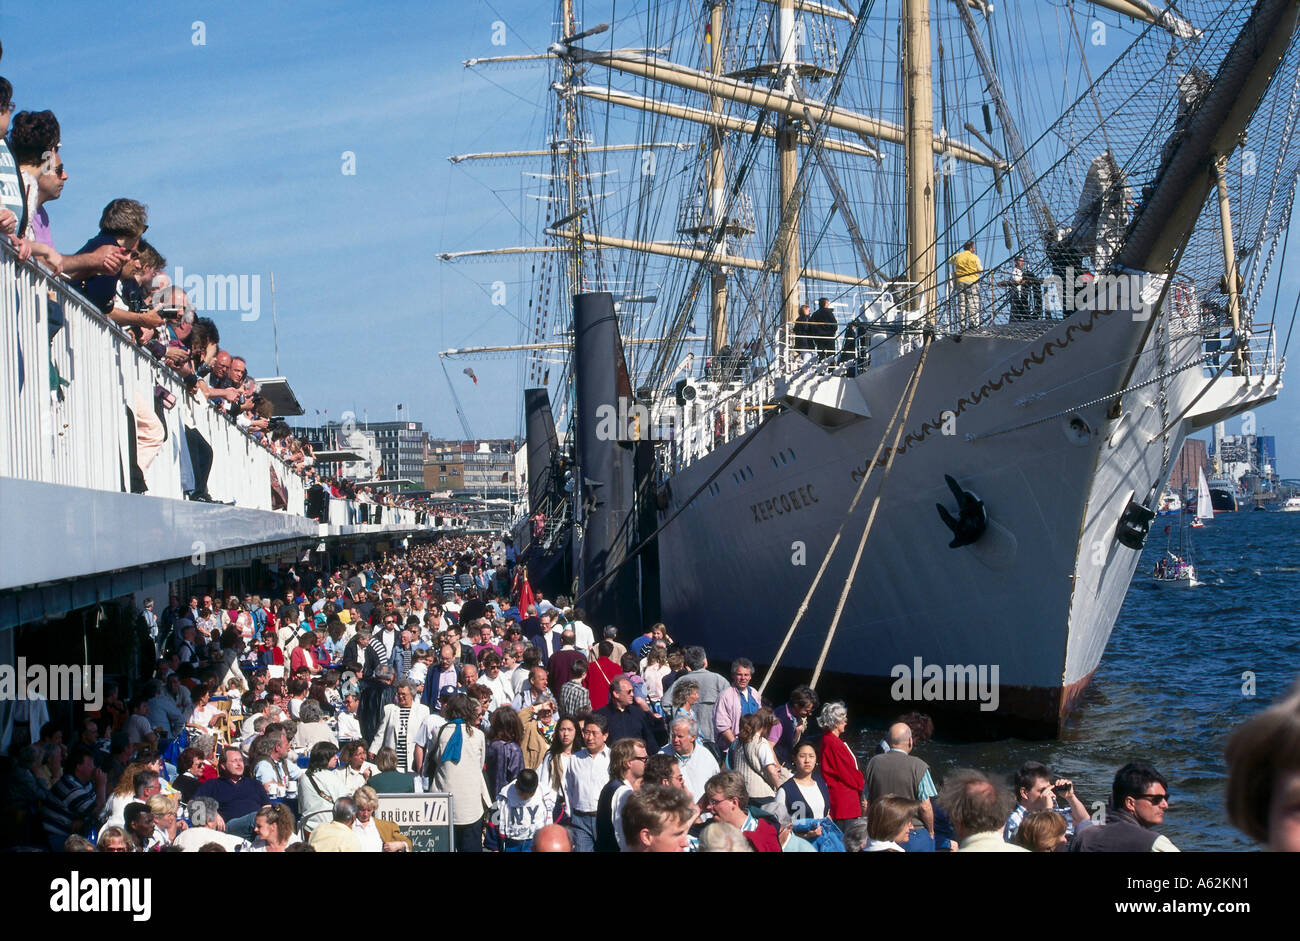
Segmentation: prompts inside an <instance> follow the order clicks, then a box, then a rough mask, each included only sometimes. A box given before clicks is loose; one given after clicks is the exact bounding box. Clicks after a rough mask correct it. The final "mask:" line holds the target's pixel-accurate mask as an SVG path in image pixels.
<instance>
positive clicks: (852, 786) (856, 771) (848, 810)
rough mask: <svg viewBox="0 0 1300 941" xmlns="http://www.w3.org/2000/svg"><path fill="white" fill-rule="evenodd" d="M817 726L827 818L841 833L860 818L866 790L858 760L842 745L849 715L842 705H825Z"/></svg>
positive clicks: (833, 703)
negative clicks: (826, 792) (828, 801)
mask: <svg viewBox="0 0 1300 941" xmlns="http://www.w3.org/2000/svg"><path fill="white" fill-rule="evenodd" d="M817 724H818V725H820V726H821V727H822V729H823V731H824V733H825V734H824V735H823V736H822V742H821V764H822V778H823V779H825V781H826V790H827V791H828V792H829V794H830V807H828V808H827V813H826V815H827V816H828V817H830V818H831V819H832V820H834V821H835V823H836V824H837V825H838V826H839V827H840V829H841V830H843V829H844V825H845V824H847V823H850V822H852V821H853V820H856V819H857V818H858V817H861V816H862V812H863V807H862V789H863V787H865V786H866V781H865V780H864V779H863V777H862V771H861V769H860V768H858V760H857V759H856V758H855V757H853V751H852V750H851V749H850V748H849V746H848V745H846V744H844V730H845V729H846V728H848V726H849V711H848V710H847V709H845V708H844V703H842V702H828V703H827V704H826V705H825V706H823V707H822V712H821V715H820V716H818V717H817Z"/></svg>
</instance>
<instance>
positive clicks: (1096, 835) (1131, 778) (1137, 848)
mask: <svg viewBox="0 0 1300 941" xmlns="http://www.w3.org/2000/svg"><path fill="white" fill-rule="evenodd" d="M1168 807H1169V782H1168V781H1166V780H1165V779H1164V776H1163V775H1161V774H1160V772H1159V771H1157V770H1156V769H1155V768H1154V767H1152V766H1151V765H1149V764H1147V762H1145V761H1132V762H1129V763H1128V764H1126V765H1125V766H1124V767H1122V768H1120V769H1119V771H1117V772H1116V773H1115V781H1114V783H1113V784H1112V785H1111V805H1110V806H1109V807H1108V808H1106V816H1105V824H1104V825H1094V826H1091V827H1088V828H1087V829H1081V830H1079V832H1078V833H1076V834H1075V836H1074V839H1073V840H1071V841H1070V845H1069V849H1068V851H1069V852H1071V853H1177V852H1178V847H1176V846H1174V844H1173V843H1171V842H1170V840H1169V838H1168V837H1166V836H1163V835H1161V834H1159V833H1155V832H1154V831H1153V830H1152V828H1153V827H1157V826H1159V825H1160V824H1162V823H1164V821H1165V810H1166V809H1167V808H1168Z"/></svg>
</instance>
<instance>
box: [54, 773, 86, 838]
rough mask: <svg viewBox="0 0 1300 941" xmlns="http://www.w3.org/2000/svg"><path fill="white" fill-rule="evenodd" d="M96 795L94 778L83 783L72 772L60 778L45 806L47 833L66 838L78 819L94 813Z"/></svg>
mask: <svg viewBox="0 0 1300 941" xmlns="http://www.w3.org/2000/svg"><path fill="white" fill-rule="evenodd" d="M95 797H96V795H95V782H94V781H93V780H90V781H87V782H86V783H84V784H83V783H82V782H81V781H78V780H77V778H76V776H75V775H72V774H65V775H64V776H63V777H61V778H59V780H58V781H56V782H54V787H52V788H50V796H49V797H47V798H46V799H45V804H44V807H43V813H42V817H43V818H44V821H45V835H46V836H48V837H50V838H51V839H54V838H57V839H58V840H59V842H62V841H63V840H66V839H67V838H68V835H69V834H70V833H72V831H73V828H74V825H75V823H76V821H77V820H82V821H84V820H86V819H87V818H89V817H91V816H92V815H93V814H94V812H95ZM78 829H81V830H84V829H85V828H84V826H82V827H78Z"/></svg>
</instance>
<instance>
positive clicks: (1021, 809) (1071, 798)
mask: <svg viewBox="0 0 1300 941" xmlns="http://www.w3.org/2000/svg"><path fill="white" fill-rule="evenodd" d="M1058 797H1059V798H1060V799H1061V800H1063V801H1064V802H1065V804H1066V806H1064V807H1058V806H1057V804H1056V799H1057V798H1058ZM1041 810H1052V811H1055V812H1056V813H1058V814H1060V815H1061V816H1062V817H1063V818H1064V819H1065V835H1066V838H1067V839H1073V837H1074V834H1075V832H1076V831H1078V830H1082V829H1083V828H1084V827H1085V826H1087V825H1088V824H1090V823H1091V815H1090V814H1089V813H1088V808H1087V807H1085V806H1084V804H1083V801H1081V800H1079V796H1078V795H1077V794H1075V793H1074V784H1073V782H1071V781H1070V780H1068V779H1066V778H1062V777H1060V776H1059V775H1054V774H1052V773H1051V772H1050V771H1048V770H1047V766H1046V765H1044V764H1042V763H1040V762H1037V761H1026V762H1025V763H1024V764H1023V765H1021V766H1020V770H1019V771H1018V772H1016V809H1015V810H1013V811H1011V816H1009V817H1007V822H1006V826H1004V827H1003V828H1002V838H1003V839H1004V840H1006V841H1007V842H1008V843H1012V842H1015V839H1016V831H1017V830H1018V829H1020V822H1021V821H1022V820H1024V819H1025V815H1026V814H1030V813H1034V812H1035V811H1041Z"/></svg>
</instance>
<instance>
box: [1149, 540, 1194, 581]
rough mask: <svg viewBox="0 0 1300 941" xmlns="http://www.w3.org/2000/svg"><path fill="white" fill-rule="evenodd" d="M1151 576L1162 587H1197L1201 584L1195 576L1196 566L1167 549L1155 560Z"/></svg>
mask: <svg viewBox="0 0 1300 941" xmlns="http://www.w3.org/2000/svg"><path fill="white" fill-rule="evenodd" d="M1166 557H1167V558H1166ZM1152 578H1153V579H1154V580H1155V583H1156V584H1157V585H1159V586H1160V587H1162V588H1197V587H1199V586H1200V585H1202V584H1203V582H1201V581H1200V580H1199V579H1197V577H1196V566H1194V565H1193V564H1192V563H1191V562H1188V561H1187V560H1186V559H1185V558H1183V557H1182V556H1180V555H1178V554H1177V553H1175V552H1171V551H1170V550H1168V549H1166V550H1165V555H1164V556H1161V557H1160V558H1159V559H1158V560H1157V561H1156V567H1155V571H1154V572H1153V573H1152Z"/></svg>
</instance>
